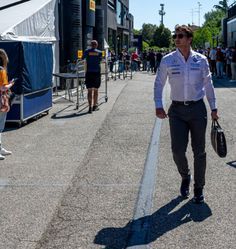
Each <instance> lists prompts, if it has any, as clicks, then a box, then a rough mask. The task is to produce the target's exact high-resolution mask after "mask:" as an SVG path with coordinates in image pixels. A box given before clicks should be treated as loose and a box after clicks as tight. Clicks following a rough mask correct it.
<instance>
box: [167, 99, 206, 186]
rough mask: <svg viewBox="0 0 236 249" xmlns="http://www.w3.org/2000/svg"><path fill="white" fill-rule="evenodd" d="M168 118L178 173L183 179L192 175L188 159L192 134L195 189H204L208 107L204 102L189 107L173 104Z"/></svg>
mask: <svg viewBox="0 0 236 249" xmlns="http://www.w3.org/2000/svg"><path fill="white" fill-rule="evenodd" d="M168 116H169V123H170V134H171V148H172V153H173V158H174V161H175V163H176V165H177V168H178V171H179V173H180V175H181V176H182V178H183V179H184V178H186V177H187V176H188V175H189V174H190V169H189V165H188V160H187V158H186V150H187V146H188V140H189V133H190V135H191V145H192V150H193V155H194V187H195V188H202V187H203V186H204V185H205V172H206V152H205V141H206V140H205V137H206V126H207V110H206V106H205V104H204V102H203V101H199V102H197V103H194V104H190V105H188V106H185V105H181V104H173V103H172V104H171V106H170V108H169V111H168Z"/></svg>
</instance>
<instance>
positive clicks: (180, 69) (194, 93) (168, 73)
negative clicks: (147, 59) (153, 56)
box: [154, 49, 216, 110]
mask: <svg viewBox="0 0 236 249" xmlns="http://www.w3.org/2000/svg"><path fill="white" fill-rule="evenodd" d="M167 78H168V81H169V84H170V89H171V92H170V98H171V100H175V101H197V100H200V99H202V98H203V97H204V96H205V95H206V97H207V100H208V102H209V105H210V108H211V110H213V109H216V98H215V92H214V87H213V84H212V78H211V72H210V69H209V65H208V61H207V58H206V57H205V56H204V55H202V54H200V53H197V52H195V51H193V50H190V55H189V58H188V60H187V61H186V60H185V58H184V56H183V55H182V54H181V53H180V51H179V50H178V49H176V51H174V52H171V53H169V54H168V55H166V56H164V57H163V58H162V60H161V64H160V67H159V69H158V71H157V75H156V79H155V83H154V101H155V105H156V108H163V104H162V92H163V88H164V85H165V83H166V81H167Z"/></svg>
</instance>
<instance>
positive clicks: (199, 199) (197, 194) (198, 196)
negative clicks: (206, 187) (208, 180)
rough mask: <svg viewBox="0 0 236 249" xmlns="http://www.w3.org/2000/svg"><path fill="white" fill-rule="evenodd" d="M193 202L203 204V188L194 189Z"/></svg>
mask: <svg viewBox="0 0 236 249" xmlns="http://www.w3.org/2000/svg"><path fill="white" fill-rule="evenodd" d="M193 202H194V203H196V204H201V203H204V195H203V188H194V197H193Z"/></svg>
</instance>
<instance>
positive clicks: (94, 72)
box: [83, 40, 102, 113]
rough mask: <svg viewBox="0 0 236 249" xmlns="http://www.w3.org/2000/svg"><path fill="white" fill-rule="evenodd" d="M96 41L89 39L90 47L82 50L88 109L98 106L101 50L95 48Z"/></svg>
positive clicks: (95, 108)
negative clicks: (84, 61) (84, 62)
mask: <svg viewBox="0 0 236 249" xmlns="http://www.w3.org/2000/svg"><path fill="white" fill-rule="evenodd" d="M97 47H98V42H97V41H96V40H92V41H91V48H90V49H87V50H86V51H85V52H84V55H83V59H85V60H86V66H87V70H86V75H85V85H86V88H87V90H88V103H89V111H88V113H92V112H93V111H97V110H99V108H98V88H99V87H100V85H101V65H100V63H101V60H102V51H100V50H98V49H97Z"/></svg>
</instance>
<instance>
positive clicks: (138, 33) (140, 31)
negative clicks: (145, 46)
mask: <svg viewBox="0 0 236 249" xmlns="http://www.w3.org/2000/svg"><path fill="white" fill-rule="evenodd" d="M133 34H134V35H141V34H142V30H138V29H133Z"/></svg>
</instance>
